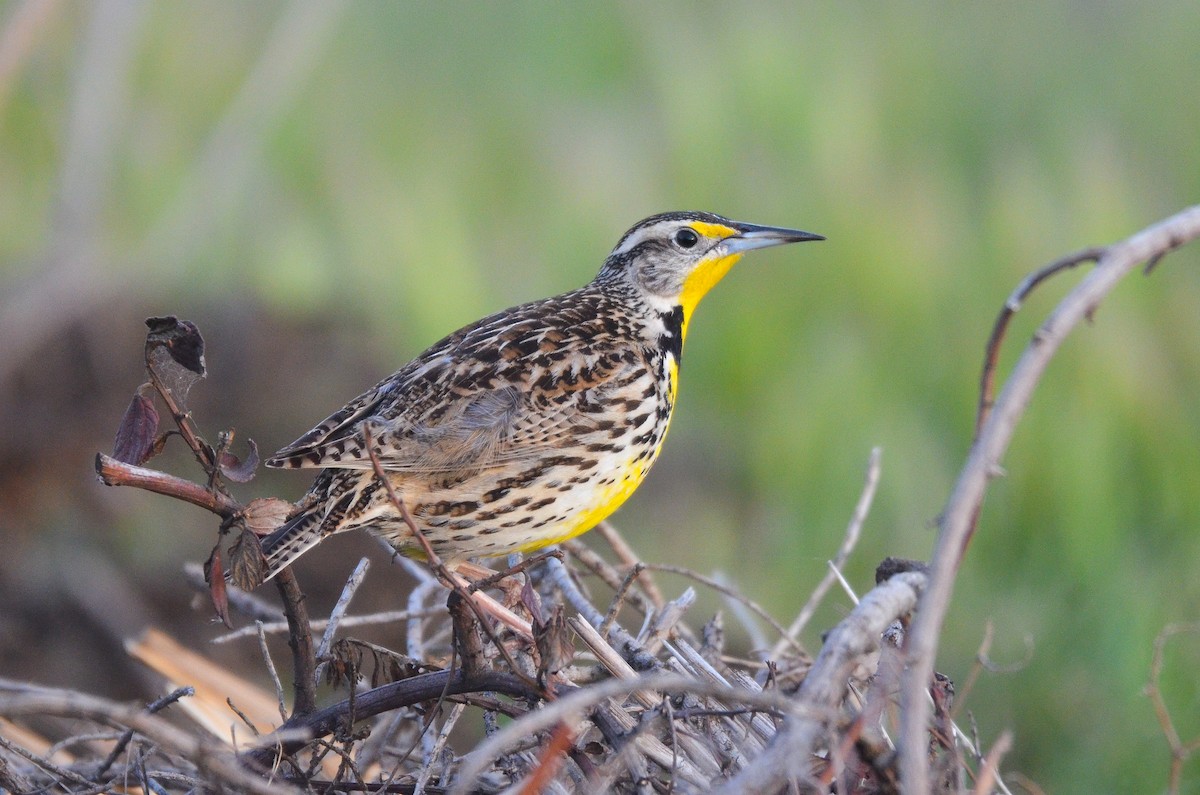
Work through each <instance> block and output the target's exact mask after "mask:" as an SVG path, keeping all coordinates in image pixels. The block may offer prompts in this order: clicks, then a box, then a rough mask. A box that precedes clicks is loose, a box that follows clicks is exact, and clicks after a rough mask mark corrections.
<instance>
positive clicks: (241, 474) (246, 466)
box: [218, 439, 258, 483]
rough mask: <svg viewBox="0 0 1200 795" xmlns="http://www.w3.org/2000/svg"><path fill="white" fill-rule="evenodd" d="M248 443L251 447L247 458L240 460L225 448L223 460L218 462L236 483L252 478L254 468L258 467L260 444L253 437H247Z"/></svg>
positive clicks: (222, 454)
mask: <svg viewBox="0 0 1200 795" xmlns="http://www.w3.org/2000/svg"><path fill="white" fill-rule="evenodd" d="M246 445H247V446H248V447H249V448H250V455H248V456H246V460H244V461H240V460H238V457H237V456H236V455H234V454H233V453H231V452H229V451H228V450H223V451H222V452H221V460H220V462H218V465H219V466H220V467H221V473H222V474H223V475H225V477H227V478H229V479H230V480H232V481H234V482H235V483H246V482H248V481H250V480H252V479H253V478H254V470H256V469H258V445H256V444H255V443H254V440H253V439H247V440H246Z"/></svg>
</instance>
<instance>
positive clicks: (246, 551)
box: [229, 527, 267, 591]
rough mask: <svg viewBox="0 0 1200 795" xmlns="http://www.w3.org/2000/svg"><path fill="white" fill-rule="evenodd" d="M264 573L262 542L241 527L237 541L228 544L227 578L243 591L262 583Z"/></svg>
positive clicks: (265, 562) (265, 570)
mask: <svg viewBox="0 0 1200 795" xmlns="http://www.w3.org/2000/svg"><path fill="white" fill-rule="evenodd" d="M266 573H267V561H266V558H264V557H263V551H262V543H261V542H259V540H258V536H257V535H255V534H254V532H253V531H251V530H250V529H249V528H245V527H243V528H242V532H241V535H239V536H238V538H237V541H234V542H233V543H232V544H231V545H230V546H229V579H230V580H231V581H232V582H233V584H234V585H236V586H237V587H239V588H241V589H242V590H243V591H252V590H254V589H255V588H257V587H258V586H260V585H262V581H263V577H264V576H265V575H266Z"/></svg>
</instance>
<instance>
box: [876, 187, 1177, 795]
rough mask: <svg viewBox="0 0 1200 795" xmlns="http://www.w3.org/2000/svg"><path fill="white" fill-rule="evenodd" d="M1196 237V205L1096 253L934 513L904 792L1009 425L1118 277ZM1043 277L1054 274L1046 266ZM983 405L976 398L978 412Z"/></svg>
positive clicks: (906, 699) (903, 744)
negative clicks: (966, 559) (961, 570)
mask: <svg viewBox="0 0 1200 795" xmlns="http://www.w3.org/2000/svg"><path fill="white" fill-rule="evenodd" d="M1197 237H1200V206H1197V207H1192V208H1189V209H1187V210H1184V211H1182V212H1180V213H1178V214H1176V215H1174V216H1172V217H1171V218H1168V219H1166V220H1165V221H1162V222H1160V223H1158V224H1155V225H1154V226H1151V227H1149V228H1147V229H1145V230H1143V231H1141V232H1139V233H1137V234H1136V235H1134V236H1133V237H1130V238H1128V239H1127V240H1124V241H1122V242H1120V243H1115V244H1113V245H1111V246H1108V247H1106V248H1104V249H1103V250H1102V251H1101V253H1100V256H1099V258H1098V260H1097V262H1096V266H1095V268H1093V269H1092V271H1091V272H1090V273H1089V274H1088V275H1087V276H1086V277H1084V279H1083V280H1082V281H1081V282H1080V283H1079V284H1078V285H1077V286H1076V287H1075V288H1074V289H1073V290H1072V291H1071V292H1070V293H1069V294H1068V295H1067V296H1066V298H1064V299H1063V300H1062V301H1061V302H1060V303H1059V305H1058V306H1057V307H1056V308H1055V310H1054V311H1053V312H1052V313H1051V314H1050V316H1049V317H1047V319H1046V320H1045V322H1044V323H1043V324H1042V325H1041V327H1040V328H1039V329H1038V330H1037V332H1035V334H1034V336H1033V339H1032V341H1031V342H1030V343H1029V345H1028V346H1027V347H1026V349H1025V352H1024V353H1023V354H1022V356H1021V358H1020V360H1019V361H1018V362H1017V364H1016V366H1015V367H1014V368H1013V371H1012V374H1011V375H1010V376H1009V378H1008V381H1007V382H1006V383H1005V386H1004V388H1003V390H1002V391H1001V393H1000V396H999V398H997V400H996V402H995V404H994V406H993V407H992V410H991V412H990V413H988V415H987V419H986V421H985V422H984V423H983V426H982V428H981V429H980V432H979V434H978V436H977V438H976V440H975V443H974V444H973V445H972V447H971V451H970V454H969V455H968V457H967V461H966V463H965V464H964V466H963V469H962V471H961V474H960V475H959V478H958V482H957V483H956V485H955V487H954V490H953V492H952V493H951V495H950V498H949V500H948V501H947V503H946V507H945V509H944V510H943V511H942V514H941V529H940V532H939V533H938V539H937V543H936V545H935V547H934V552H933V558H932V560H931V562H930V580H929V587H928V589H927V590H926V591H925V593H924V596H923V597H922V599H921V604H920V608H919V610H918V611H917V617H916V620H915V622H914V624H913V628H912V632H911V633H910V635H909V639H908V642H909V644H910V645H909V655H910V656H909V660H910V665H909V668H908V670H907V671H906V673H905V677H904V680H903V710H902V716H901V721H902V722H901V729H900V734H899V738H898V744H899V752H900V760H901V770H902V773H903V779H902V782H903V788H904V792H905V793H909V794H910V795H925V793H927V792H928V791H929V760H928V757H927V753H926V752H927V745H926V742H927V741H926V732H927V729H928V724H929V715H930V707H929V704H928V701H927V698H926V693H927V690H928V687H929V682H930V680H931V677H932V675H933V665H934V657H935V655H936V652H937V645H938V637H939V635H940V633H941V629H942V622H943V620H944V618H945V615H946V611H947V610H948V608H949V603H950V596H951V593H952V592H953V588H954V578H955V575H956V573H957V571H958V567H959V564H960V563H961V561H962V556H963V554H964V553H965V551H966V544H967V542H968V540H969V539H970V536H971V532H972V530H973V528H974V522H975V517H976V516H977V515H978V512H979V509H980V506H981V505H982V502H983V495H984V492H985V491H986V490H987V485H988V482H989V480H990V479H991V477H992V476H993V474H994V473H995V472H997V471H998V469H999V466H1000V461H1001V458H1002V457H1003V455H1004V452H1005V451H1006V450H1007V449H1008V445H1009V442H1010V441H1011V440H1012V436H1013V433H1014V432H1015V430H1016V425H1017V422H1018V421H1019V420H1020V418H1021V416H1022V415H1023V414H1024V412H1025V407H1026V406H1027V405H1028V404H1029V400H1030V398H1031V396H1032V395H1033V391H1034V389H1035V388H1036V387H1037V385H1038V383H1039V381H1040V380H1041V376H1042V373H1043V372H1045V369H1046V367H1047V365H1048V364H1049V362H1050V359H1051V358H1052V357H1053V356H1054V353H1055V352H1056V351H1057V350H1058V347H1059V345H1061V344H1062V341H1063V340H1064V339H1065V338H1066V335H1067V334H1068V333H1069V332H1070V331H1071V330H1072V329H1073V328H1075V327H1076V326H1077V325H1078V324H1079V323H1080V321H1082V320H1083V319H1084V318H1086V317H1088V316H1089V315H1091V314H1092V312H1094V311H1095V309H1096V307H1097V306H1098V305H1099V304H1100V302H1101V301H1102V300H1104V298H1105V296H1107V295H1108V293H1109V292H1110V291H1111V290H1112V289H1113V288H1114V287H1115V286H1116V285H1117V283H1118V282H1119V281H1120V280H1121V279H1122V278H1123V277H1125V276H1126V275H1128V274H1129V273H1131V272H1132V271H1134V270H1135V269H1136V268H1137V267H1138V265H1139V264H1141V263H1143V262H1147V261H1150V260H1157V259H1159V258H1161V257H1162V256H1163V255H1164V254H1166V253H1168V252H1170V251H1173V250H1174V249H1176V248H1179V247H1180V246H1182V245H1184V244H1185V243H1187V242H1189V241H1191V240H1194V239H1196V238H1197ZM1085 253H1086V252H1085ZM1068 259H1070V258H1068ZM1048 271H1049V272H1057V271H1056V270H1054V269H1053V267H1052V268H1051V269H1048ZM1021 297H1022V298H1023V297H1024V295H1022V296H1021ZM993 336H996V335H993ZM1001 337H1002V334H1001ZM988 357H989V360H990V359H991V358H992V357H994V353H993V351H992V350H991V348H990V347H989V352H988ZM986 403H987V401H986V399H984V400H983V401H982V403H981V405H986Z"/></svg>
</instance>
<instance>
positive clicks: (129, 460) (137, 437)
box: [112, 387, 162, 466]
mask: <svg viewBox="0 0 1200 795" xmlns="http://www.w3.org/2000/svg"><path fill="white" fill-rule="evenodd" d="M143 388H144V387H143ZM157 434H158V409H156V408H154V401H152V400H151V399H150V398H148V397H146V396H145V395H144V394H142V390H141V389H139V390H138V391H137V393H136V394H134V396H133V400H131V401H130V402H129V408H127V409H125V416H124V417H122V418H121V424H120V426H118V428H117V438H116V439H115V440H114V441H113V454H112V457H113V458H115V459H117V460H118V461H120V462H122V463H125V464H133V465H135V466H140V465H141V464H144V463H145V462H147V461H149V460H150V458H152V457H153V456H154V455H155V454H157V452H158V450H161V449H162V447H161V446H160V445H157V444H156V442H157V439H156V437H157Z"/></svg>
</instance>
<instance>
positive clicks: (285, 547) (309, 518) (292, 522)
mask: <svg viewBox="0 0 1200 795" xmlns="http://www.w3.org/2000/svg"><path fill="white" fill-rule="evenodd" d="M324 519H325V512H324V511H323V510H321V506H320V505H315V506H313V507H312V508H309V509H308V510H304V511H301V512H300V513H298V514H296V515H295V516H293V517H292V518H291V519H288V520H287V521H286V522H284V523H283V524H282V525H280V526H279V527H278V528H277V529H275V530H273V531H272V532H271V534H270V535H268V536H265V537H263V538H262V539H261V541H260V543H261V544H262V552H263V557H264V558H266V564H265V568H264V570H263V582H266V581H267V580H269V579H271V578H272V577H274V576H275V575H276V574H278V573H279V572H281V571H283V569H284V568H286V567H287V566H289V565H291V563H292V561H294V560H296V558H298V557H300V556H301V555H303V554H304V553H305V552H307V551H308V550H310V549H312V548H313V547H315V546H316V545H317V544H318V543H320V541H321V539H322V538H324V537H325V535H326V534H325V533H324V532H323V529H322V525H323V524H324Z"/></svg>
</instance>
